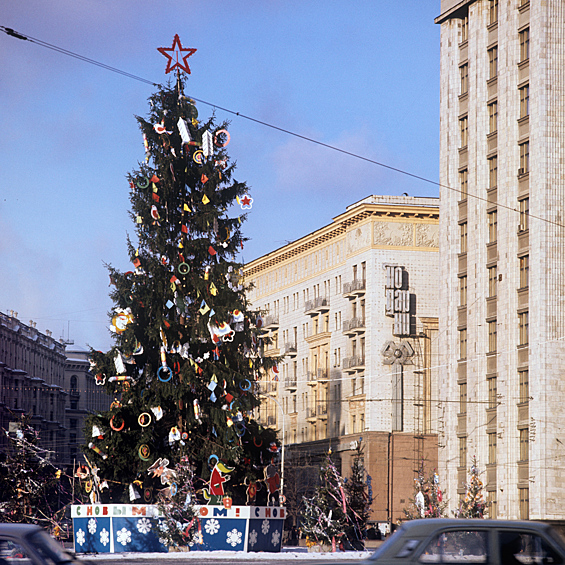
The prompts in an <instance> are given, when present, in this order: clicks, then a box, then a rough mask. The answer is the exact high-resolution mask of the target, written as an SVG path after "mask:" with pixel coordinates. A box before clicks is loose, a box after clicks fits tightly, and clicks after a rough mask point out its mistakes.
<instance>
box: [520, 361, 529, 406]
mask: <svg viewBox="0 0 565 565" xmlns="http://www.w3.org/2000/svg"><path fill="white" fill-rule="evenodd" d="M518 378H519V380H520V403H521V404H523V403H525V402H529V400H530V373H529V372H528V369H524V370H523V371H519V372H518Z"/></svg>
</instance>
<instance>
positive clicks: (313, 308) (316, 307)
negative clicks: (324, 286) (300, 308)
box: [304, 296, 330, 316]
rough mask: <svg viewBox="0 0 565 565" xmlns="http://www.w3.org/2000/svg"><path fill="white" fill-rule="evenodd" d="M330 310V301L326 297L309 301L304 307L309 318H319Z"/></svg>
mask: <svg viewBox="0 0 565 565" xmlns="http://www.w3.org/2000/svg"><path fill="white" fill-rule="evenodd" d="M329 309H330V299H329V298H326V297H325V296H318V298H314V300H307V301H306V304H305V306H304V313H305V314H307V315H308V316H317V315H318V314H321V313H323V312H328V311H329Z"/></svg>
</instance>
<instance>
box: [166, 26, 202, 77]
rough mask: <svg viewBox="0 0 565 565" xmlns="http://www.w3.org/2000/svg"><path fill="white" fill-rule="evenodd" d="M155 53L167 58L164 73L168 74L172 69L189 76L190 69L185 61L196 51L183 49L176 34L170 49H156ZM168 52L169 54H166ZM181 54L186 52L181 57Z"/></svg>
mask: <svg viewBox="0 0 565 565" xmlns="http://www.w3.org/2000/svg"><path fill="white" fill-rule="evenodd" d="M157 51H159V53H161V54H162V55H165V57H167V59H168V61H167V68H166V70H165V73H166V74H168V73H170V72H171V71H173V70H174V69H177V68H178V69H180V70H183V71H185V72H186V73H188V74H190V67H189V66H188V63H187V59H188V58H189V57H190V56H191V55H192V54H193V53H195V52H196V49H191V48H184V47H183V46H182V44H181V42H180V39H179V36H178V33H176V34H175V38H174V39H173V45H172V47H158V48H157ZM168 52H170V53H168ZM183 52H187V54H186V55H184V56H183Z"/></svg>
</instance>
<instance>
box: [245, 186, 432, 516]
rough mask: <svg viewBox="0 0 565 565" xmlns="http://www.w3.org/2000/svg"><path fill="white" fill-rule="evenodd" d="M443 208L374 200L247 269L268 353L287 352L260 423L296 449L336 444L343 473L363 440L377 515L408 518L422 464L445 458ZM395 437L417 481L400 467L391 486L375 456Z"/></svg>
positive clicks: (318, 450)
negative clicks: (440, 332) (440, 327)
mask: <svg viewBox="0 0 565 565" xmlns="http://www.w3.org/2000/svg"><path fill="white" fill-rule="evenodd" d="M438 204H439V203H438V200H437V199H433V198H411V197H403V196H371V197H368V198H366V199H364V200H361V201H360V202H358V203H356V204H353V205H351V206H349V207H348V208H347V210H346V212H345V213H343V214H341V215H339V216H337V217H336V218H334V220H333V222H332V223H331V224H329V225H327V226H325V227H324V228H321V229H320V230H317V231H315V232H313V233H311V234H309V235H307V236H305V237H303V238H301V239H299V240H297V241H295V242H293V243H290V244H288V245H286V246H284V247H282V248H280V249H277V250H276V251H273V252H271V253H269V254H267V255H265V256H263V257H260V258H259V259H256V260H255V261H252V262H251V263H249V264H247V265H246V266H245V270H244V274H245V280H246V283H252V284H253V289H252V290H251V291H250V292H249V295H248V298H249V300H250V302H251V304H252V307H253V308H258V309H261V310H263V311H264V312H265V316H264V322H265V325H264V327H265V331H266V332H267V333H268V335H269V337H270V340H271V343H270V345H266V346H265V355H269V356H279V355H284V359H283V361H282V362H281V363H280V364H279V366H278V374H277V373H273V374H269V375H265V377H264V379H263V381H262V382H260V386H261V391H262V393H263V395H265V396H268V397H270V398H271V399H272V401H270V400H267V399H266V400H265V402H263V404H262V406H261V409H260V417H261V419H262V421H263V422H264V423H265V424H267V425H272V426H276V427H278V428H279V429H284V438H285V443H286V444H287V445H288V444H290V446H291V447H292V448H293V449H291V451H294V452H295V453H297V454H302V455H303V454H304V453H307V454H310V455H313V456H321V455H322V454H323V453H324V452H327V449H328V448H329V447H330V446H332V449H334V450H335V449H337V448H338V447H339V449H338V452H339V453H340V454H341V453H342V452H343V454H342V455H338V457H339V458H340V459H341V460H342V462H343V463H344V471H345V474H346V475H347V473H348V465H349V460H350V455H351V453H349V451H351V450H350V449H349V448H348V447H347V446H349V445H351V442H354V441H356V440H357V439H358V438H359V437H363V438H364V441H365V445H366V446H367V450H366V454H365V462H366V465H367V467H368V469H369V473H370V474H371V476H372V483H373V490H374V492H375V494H377V490H378V489H380V490H378V496H377V497H376V500H378V502H375V505H374V510H375V514H374V515H373V517H372V519H373V520H377V521H383V522H385V521H390V520H391V519H394V520H396V519H398V518H399V517H400V516H401V514H402V513H401V509H402V507H403V506H406V504H407V500H408V498H409V497H411V496H412V489H413V482H412V478H413V476H414V474H413V471H414V469H417V467H418V465H419V462H420V461H421V460H422V458H425V459H426V460H427V465H429V466H431V467H432V468H433V466H435V461H436V453H437V451H436V439H435V435H434V434H435V433H436V432H437V425H436V423H437V411H436V403H435V401H434V400H435V399H437V370H436V368H435V367H436V365H437V363H436V361H437V359H436V355H437V349H436V344H437V310H438V302H437V291H438V285H437V268H438V246H439V241H438V239H439V226H438V220H439V217H438ZM395 334H397V335H395ZM379 434H380V436H381V437H379V439H378V440H377V436H379ZM281 435H282V434H281ZM391 435H392V436H395V437H393V439H392V440H391V439H390V437H389V436H391ZM401 437H407V438H409V441H408V440H407V441H402V440H401ZM391 441H392V443H393V444H396V445H397V446H402V447H398V449H401V453H397V455H398V457H399V458H400V460H403V461H406V460H408V461H410V464H409V465H407V466H406V465H405V469H408V474H409V475H410V478H409V480H405V479H406V477H403V478H400V477H401V475H399V474H398V473H397V479H398V482H396V483H395V485H394V486H391V487H390V489H389V488H388V486H387V485H388V484H389V483H388V481H391V480H393V479H391V477H393V476H394V473H392V474H390V473H389V474H388V475H387V474H386V473H384V471H383V469H381V468H380V467H379V465H381V466H382V465H383V460H382V459H381V458H380V457H377V456H375V457H373V455H374V453H376V452H377V451H376V449H377V448H376V444H377V443H378V444H379V445H380V444H382V443H383V442H384V445H388V443H389V442H391ZM373 443H374V444H375V445H373ZM343 446H345V448H344V447H343ZM373 452H374V453H373ZM348 453H349V455H348ZM387 461H389V460H388V459H387ZM389 463H390V461H389ZM387 466H388V464H385V468H387ZM390 466H391V468H392V463H390ZM391 497H392V499H391ZM401 500H402V501H403V502H400V501H401Z"/></svg>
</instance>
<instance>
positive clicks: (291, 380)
mask: <svg viewBox="0 0 565 565" xmlns="http://www.w3.org/2000/svg"><path fill="white" fill-rule="evenodd" d="M297 382H298V381H297V379H296V377H287V378H286V379H285V380H284V388H287V389H296V387H297Z"/></svg>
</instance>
